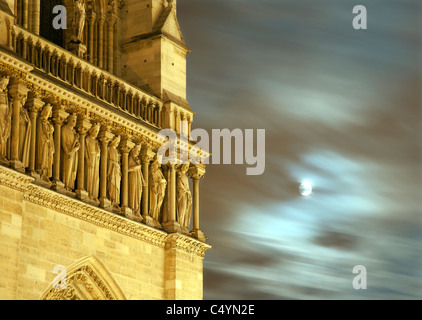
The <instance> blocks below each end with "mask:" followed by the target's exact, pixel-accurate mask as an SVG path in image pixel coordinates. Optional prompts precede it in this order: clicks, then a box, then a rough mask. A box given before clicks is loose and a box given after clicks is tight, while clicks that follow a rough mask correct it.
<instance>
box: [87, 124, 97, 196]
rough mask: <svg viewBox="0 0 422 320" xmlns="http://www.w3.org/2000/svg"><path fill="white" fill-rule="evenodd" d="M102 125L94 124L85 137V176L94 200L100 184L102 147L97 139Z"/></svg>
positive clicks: (89, 192) (90, 194)
mask: <svg viewBox="0 0 422 320" xmlns="http://www.w3.org/2000/svg"><path fill="white" fill-rule="evenodd" d="M99 132H100V125H99V124H97V123H96V124H94V125H93V126H92V128H91V129H90V130H89V133H88V136H87V137H86V138H85V178H86V191H88V194H89V196H90V197H91V199H93V200H97V198H98V191H99V186H100V176H99V173H100V155H101V147H100V143H99V141H98V140H97V136H98V133H99Z"/></svg>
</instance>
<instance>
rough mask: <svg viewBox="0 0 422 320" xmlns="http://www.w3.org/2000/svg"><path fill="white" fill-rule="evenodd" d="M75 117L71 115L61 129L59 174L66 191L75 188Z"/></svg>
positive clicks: (77, 139) (77, 142) (78, 144)
mask: <svg viewBox="0 0 422 320" xmlns="http://www.w3.org/2000/svg"><path fill="white" fill-rule="evenodd" d="M76 121H77V118H76V115H75V114H71V115H70V116H69V117H68V118H67V122H66V124H65V125H64V126H63V127H62V135H61V140H62V145H61V152H62V153H61V157H60V158H61V172H62V182H63V183H64V186H65V188H66V189H68V190H73V189H74V188H75V179H76V173H77V168H78V151H79V148H80V143H79V134H78V133H76V132H75V130H74V129H73V128H74V127H75V125H76Z"/></svg>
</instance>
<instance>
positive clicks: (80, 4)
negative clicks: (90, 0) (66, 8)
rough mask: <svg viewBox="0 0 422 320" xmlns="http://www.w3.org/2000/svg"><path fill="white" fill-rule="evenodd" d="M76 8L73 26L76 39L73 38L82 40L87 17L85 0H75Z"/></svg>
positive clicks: (77, 40) (78, 40)
mask: <svg viewBox="0 0 422 320" xmlns="http://www.w3.org/2000/svg"><path fill="white" fill-rule="evenodd" d="M74 9H75V16H74V19H73V27H74V30H75V33H74V36H73V37H74V38H76V39H73V40H74V41H76V42H82V39H83V34H84V27H85V19H86V8H85V0H75V1H74Z"/></svg>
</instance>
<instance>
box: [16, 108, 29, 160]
mask: <svg viewBox="0 0 422 320" xmlns="http://www.w3.org/2000/svg"><path fill="white" fill-rule="evenodd" d="M31 126H32V124H31V120H30V119H29V115H28V110H26V109H25V108H24V107H21V108H20V111H19V160H20V161H21V162H22V163H23V166H24V167H28V166H29V153H30V148H31Z"/></svg>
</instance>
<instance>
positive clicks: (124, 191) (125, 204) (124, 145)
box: [120, 138, 135, 216]
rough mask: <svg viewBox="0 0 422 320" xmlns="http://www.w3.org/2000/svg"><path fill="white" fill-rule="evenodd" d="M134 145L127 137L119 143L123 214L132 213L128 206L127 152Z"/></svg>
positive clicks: (128, 214)
mask: <svg viewBox="0 0 422 320" xmlns="http://www.w3.org/2000/svg"><path fill="white" fill-rule="evenodd" d="M134 146H135V143H133V142H132V141H130V140H129V139H127V138H126V139H124V140H122V142H121V143H120V151H121V152H122V188H121V208H122V214H123V215H124V216H130V215H132V209H131V208H129V206H128V204H129V201H128V199H129V198H128V197H129V172H128V170H129V152H130V150H132V148H133V147H134Z"/></svg>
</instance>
